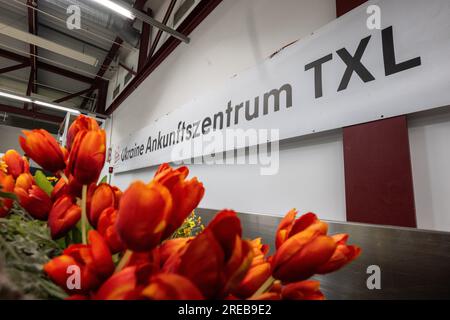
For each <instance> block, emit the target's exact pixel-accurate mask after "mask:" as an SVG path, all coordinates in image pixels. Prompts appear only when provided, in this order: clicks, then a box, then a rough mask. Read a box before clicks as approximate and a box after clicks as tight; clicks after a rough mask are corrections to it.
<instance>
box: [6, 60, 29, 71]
mask: <svg viewBox="0 0 450 320" xmlns="http://www.w3.org/2000/svg"><path fill="white" fill-rule="evenodd" d="M29 66H30V62H24V63H21V64H16V65H14V66H11V67H6V68H3V69H0V74H2V73H7V72H11V71H16V70H20V69H23V68H27V67H29Z"/></svg>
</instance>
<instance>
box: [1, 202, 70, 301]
mask: <svg viewBox="0 0 450 320" xmlns="http://www.w3.org/2000/svg"><path fill="white" fill-rule="evenodd" d="M61 253H62V250H61V248H60V247H59V246H58V244H57V243H56V242H55V241H53V240H52V238H51V236H50V230H49V228H48V226H47V223H46V222H44V221H38V220H35V219H31V218H30V217H29V215H28V213H27V212H26V211H24V209H22V208H21V207H19V206H18V205H17V204H16V205H15V206H14V207H13V209H12V210H11V214H10V215H9V216H8V217H7V218H0V276H2V277H5V276H6V279H7V280H8V283H9V284H11V286H12V285H13V286H14V287H15V288H16V289H18V291H19V292H20V293H21V294H22V295H26V297H30V298H35V299H64V298H65V297H67V294H66V293H65V292H64V291H63V290H62V289H61V288H59V287H58V286H56V285H55V284H54V283H53V282H52V281H51V280H50V279H49V278H48V277H47V276H46V275H45V273H44V272H43V269H42V266H43V265H44V264H45V263H47V262H48V261H49V260H50V259H52V258H54V257H56V256H58V255H60V254H61ZM0 291H1V290H0Z"/></svg>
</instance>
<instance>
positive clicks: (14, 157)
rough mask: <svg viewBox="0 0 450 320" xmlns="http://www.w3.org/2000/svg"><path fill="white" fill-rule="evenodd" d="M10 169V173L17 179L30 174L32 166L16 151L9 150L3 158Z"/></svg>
mask: <svg viewBox="0 0 450 320" xmlns="http://www.w3.org/2000/svg"><path fill="white" fill-rule="evenodd" d="M3 161H5V163H6V165H7V167H8V173H9V174H10V175H12V176H13V177H14V179H17V177H18V176H19V175H21V174H22V173H26V172H30V165H29V163H28V160H27V159H26V158H25V157H22V156H21V155H20V154H19V153H18V152H17V151H16V150H8V151H6V153H5V155H4V156H3Z"/></svg>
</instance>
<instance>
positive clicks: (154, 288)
mask: <svg viewBox="0 0 450 320" xmlns="http://www.w3.org/2000/svg"><path fill="white" fill-rule="evenodd" d="M142 295H143V296H145V297H146V298H148V299H151V300H202V299H203V296H202V294H201V293H200V291H199V290H198V289H197V288H196V287H195V285H194V284H193V283H192V282H191V281H190V280H189V279H187V278H185V277H182V276H179V275H176V274H170V273H160V274H158V275H156V276H153V277H152V278H151V279H150V284H149V285H148V286H147V287H146V288H145V289H144V290H143V291H142Z"/></svg>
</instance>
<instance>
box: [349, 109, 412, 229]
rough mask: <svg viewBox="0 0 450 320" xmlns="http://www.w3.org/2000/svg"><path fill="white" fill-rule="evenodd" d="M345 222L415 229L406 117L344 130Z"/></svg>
mask: <svg viewBox="0 0 450 320" xmlns="http://www.w3.org/2000/svg"><path fill="white" fill-rule="evenodd" d="M344 167H345V189H346V190H345V193H346V203H347V220H348V221H352V222H362V223H373V224H383V225H393V226H403V227H416V214H415V207H414V189H413V181H412V172H411V159H410V151H409V140H408V128H407V123H406V117H405V116H401V117H396V118H391V119H386V120H382V121H375V122H370V123H366V124H362V125H356V126H352V127H347V128H344Z"/></svg>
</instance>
